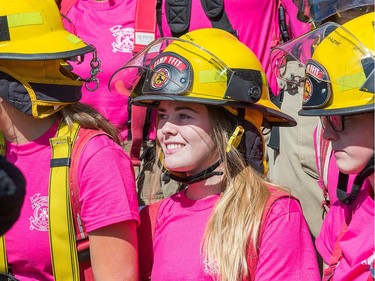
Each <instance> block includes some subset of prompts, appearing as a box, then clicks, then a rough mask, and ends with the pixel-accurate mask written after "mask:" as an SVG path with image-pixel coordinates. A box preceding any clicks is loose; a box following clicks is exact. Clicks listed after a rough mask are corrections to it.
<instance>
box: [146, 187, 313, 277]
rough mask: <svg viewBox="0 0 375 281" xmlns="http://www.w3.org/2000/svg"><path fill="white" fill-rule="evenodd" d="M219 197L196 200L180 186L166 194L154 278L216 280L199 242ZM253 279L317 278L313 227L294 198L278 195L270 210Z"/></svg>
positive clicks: (160, 214) (158, 229) (160, 215)
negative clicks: (171, 193)
mask: <svg viewBox="0 0 375 281" xmlns="http://www.w3.org/2000/svg"><path fill="white" fill-rule="evenodd" d="M219 198H220V196H219V195H212V196H210V197H207V198H205V199H202V200H197V201H193V200H190V199H189V198H187V197H186V195H185V191H182V192H180V193H177V194H175V195H173V196H172V197H170V198H168V199H165V201H164V202H163V203H162V205H161V206H160V208H159V211H158V219H157V222H156V228H155V237H154V264H153V269H152V280H154V281H158V280H160V281H161V280H163V281H168V280H173V281H176V280H184V281H187V280H191V281H196V280H210V281H212V280H213V279H212V277H213V276H212V275H210V273H209V272H210V270H211V268H210V267H209V266H207V264H206V263H205V262H204V261H203V260H202V256H201V254H200V243H201V240H202V236H203V232H204V229H205V226H206V224H207V221H208V219H209V217H210V215H211V212H212V210H213V207H214V205H215V203H216V202H217V200H218V199H219ZM255 280H259V281H260V280H288V281H292V280H299V281H300V280H309V281H314V280H319V270H318V266H317V260H316V255H315V250H314V247H313V243H312V240H311V236H310V232H309V229H308V227H307V224H306V221H305V219H304V217H303V214H302V210H301V207H300V205H299V203H298V202H297V201H296V200H294V199H289V198H282V199H279V200H278V201H277V202H275V203H274V205H273V206H272V208H271V210H270V212H269V217H268V218H267V221H266V223H265V230H264V233H263V239H262V243H261V245H260V251H259V260H258V267H257V270H256V276H255Z"/></svg>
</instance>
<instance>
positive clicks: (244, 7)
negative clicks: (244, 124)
mask: <svg viewBox="0 0 375 281" xmlns="http://www.w3.org/2000/svg"><path fill="white" fill-rule="evenodd" d="M278 2H279V1H259V0H244V1H238V0H224V7H225V12H226V14H227V16H228V19H229V21H230V23H231V24H232V27H233V29H235V30H237V31H238V35H239V39H240V40H241V41H242V42H243V43H244V44H246V45H247V46H248V47H249V48H250V49H251V50H252V51H253V52H254V53H255V55H256V56H257V57H258V58H259V60H260V62H261V64H262V66H263V68H264V70H265V72H266V74H267V79H268V83H269V85H270V87H271V89H272V91H273V93H274V94H278V92H279V91H278V86H277V81H276V78H275V76H274V75H273V74H272V70H271V67H270V64H269V58H270V51H271V48H272V47H274V46H276V45H277V44H279V43H280V40H279V38H280V37H279V35H280V29H279V22H278ZM282 2H283V6H284V8H285V12H286V13H287V17H288V19H289V21H290V24H289V26H290V30H289V36H290V37H291V38H295V37H298V36H300V35H302V34H304V33H306V32H307V31H309V30H310V26H309V25H308V24H305V23H301V22H300V21H298V20H297V7H296V6H295V5H294V4H293V2H292V0H283V1H282ZM165 10H166V8H165V2H164V1H163V9H162V29H163V35H164V36H171V31H170V29H169V26H168V23H167V18H166V12H165ZM211 26H212V25H211V22H210V21H209V19H208V18H207V16H206V14H205V13H204V10H203V8H202V4H201V1H200V0H192V8H191V20H190V26H189V30H190V31H191V30H195V29H199V28H204V27H211ZM228 52H230V50H228Z"/></svg>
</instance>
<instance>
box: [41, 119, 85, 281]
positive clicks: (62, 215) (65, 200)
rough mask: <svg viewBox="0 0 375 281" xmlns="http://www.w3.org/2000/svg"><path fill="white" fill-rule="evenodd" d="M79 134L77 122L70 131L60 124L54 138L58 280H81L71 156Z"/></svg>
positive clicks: (52, 221) (52, 227)
mask: <svg viewBox="0 0 375 281" xmlns="http://www.w3.org/2000/svg"><path fill="white" fill-rule="evenodd" d="M78 131H79V125H78V124H76V123H74V124H73V126H72V127H71V130H69V128H68V125H67V124H66V123H65V122H60V125H59V129H58V131H57V136H56V137H55V138H51V139H50V144H51V148H52V158H51V164H50V166H51V172H50V184H49V193H48V197H49V219H48V221H49V235H50V247H51V258H52V269H53V276H54V280H55V281H65V280H71V281H78V280H79V279H80V277H79V276H80V275H79V261H78V254H77V246H76V239H75V232H74V223H73V215H72V208H71V202H70V189H69V166H70V156H71V153H72V144H73V143H74V140H75V138H76V136H77V133H78Z"/></svg>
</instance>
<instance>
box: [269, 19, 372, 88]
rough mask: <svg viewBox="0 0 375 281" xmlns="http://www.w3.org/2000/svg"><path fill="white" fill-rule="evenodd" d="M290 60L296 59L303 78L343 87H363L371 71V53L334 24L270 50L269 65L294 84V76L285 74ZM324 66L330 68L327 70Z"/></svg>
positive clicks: (279, 75)
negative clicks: (303, 72) (303, 74)
mask: <svg viewBox="0 0 375 281" xmlns="http://www.w3.org/2000/svg"><path fill="white" fill-rule="evenodd" d="M290 61H298V62H299V63H300V66H301V67H303V68H304V70H305V73H306V77H313V78H314V79H315V80H316V81H317V82H327V83H331V84H335V85H338V86H339V87H340V88H342V89H346V88H349V89H354V88H357V89H358V88H362V86H363V85H364V84H365V82H366V81H367V79H368V77H369V75H370V74H371V72H373V71H374V55H373V54H372V53H371V52H370V50H369V49H368V48H367V47H366V46H365V45H364V44H362V42H361V41H359V40H358V39H357V38H356V37H355V36H354V35H353V34H352V33H351V32H350V31H348V30H347V29H345V28H344V27H342V26H341V25H338V24H336V23H326V24H324V25H322V26H320V27H319V28H316V29H314V30H313V31H311V32H309V33H307V34H305V35H303V36H301V37H299V38H297V39H296V40H294V41H291V42H289V43H286V44H284V45H280V46H278V47H276V48H275V49H273V50H272V53H271V66H272V69H273V71H274V73H275V75H276V76H277V77H278V78H279V79H282V80H284V81H287V82H289V83H293V82H295V81H294V78H293V76H285V73H286V71H285V69H286V67H287V64H288V62H290ZM325 68H327V69H329V71H328V73H327V70H326V69H325ZM363 73H365V75H363ZM368 90H369V91H370V90H371V89H368Z"/></svg>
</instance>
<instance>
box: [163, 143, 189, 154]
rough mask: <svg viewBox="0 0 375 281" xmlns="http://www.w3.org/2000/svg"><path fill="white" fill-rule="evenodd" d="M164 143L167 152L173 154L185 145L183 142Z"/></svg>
mask: <svg viewBox="0 0 375 281" xmlns="http://www.w3.org/2000/svg"><path fill="white" fill-rule="evenodd" d="M164 145H165V153H166V154H172V153H174V152H176V151H178V150H179V149H181V148H183V147H184V146H185V145H184V144H181V143H166V144H164Z"/></svg>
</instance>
